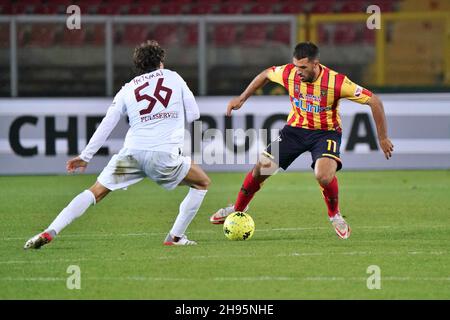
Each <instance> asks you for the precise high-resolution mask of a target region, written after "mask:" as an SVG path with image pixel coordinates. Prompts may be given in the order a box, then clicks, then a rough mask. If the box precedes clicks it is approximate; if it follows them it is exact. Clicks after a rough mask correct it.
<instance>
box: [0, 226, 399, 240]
mask: <svg viewBox="0 0 450 320" xmlns="http://www.w3.org/2000/svg"><path fill="white" fill-rule="evenodd" d="M401 227H402V226H354V227H353V228H354V229H391V228H401ZM325 229H330V228H329V227H295V228H273V229H256V231H255V232H256V233H258V232H271V231H304V230H325ZM219 231H220V230H219ZM217 232H218V231H217V230H193V231H191V233H193V234H196V233H217ZM161 235H167V232H139V233H78V234H67V235H60V236H58V238H83V237H88V238H89V237H96V238H97V237H98V238H102V237H147V236H161ZM29 237H30V235H28V236H24V237H6V238H0V241H14V240H24V241H26V240H27V239H28V238H29Z"/></svg>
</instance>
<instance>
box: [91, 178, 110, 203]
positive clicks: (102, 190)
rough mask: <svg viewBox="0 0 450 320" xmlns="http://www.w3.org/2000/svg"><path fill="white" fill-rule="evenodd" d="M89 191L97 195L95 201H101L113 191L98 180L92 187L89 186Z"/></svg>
mask: <svg viewBox="0 0 450 320" xmlns="http://www.w3.org/2000/svg"><path fill="white" fill-rule="evenodd" d="M89 191H91V192H92V194H93V195H94V197H95V203H99V202H100V201H101V200H102V199H103V198H105V197H106V196H107V195H108V193H109V192H110V191H111V190H109V189H107V188H106V187H104V186H103V185H101V184H100V183H98V182H96V183H95V184H94V185H93V186H92V187H90V188H89Z"/></svg>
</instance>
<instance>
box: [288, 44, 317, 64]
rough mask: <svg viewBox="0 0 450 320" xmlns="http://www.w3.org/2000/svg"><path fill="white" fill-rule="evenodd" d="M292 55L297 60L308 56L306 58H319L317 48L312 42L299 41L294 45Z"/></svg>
mask: <svg viewBox="0 0 450 320" xmlns="http://www.w3.org/2000/svg"><path fill="white" fill-rule="evenodd" d="M294 57H295V59H297V60H300V59H304V58H308V60H315V59H319V48H318V47H317V46H316V45H315V44H314V43H312V42H300V43H299V44H297V45H296V46H295V49H294Z"/></svg>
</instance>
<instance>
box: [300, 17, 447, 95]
mask: <svg viewBox="0 0 450 320" xmlns="http://www.w3.org/2000/svg"><path fill="white" fill-rule="evenodd" d="M367 19H368V15H367V14H360V13H349V14H339V15H334V14H315V15H311V16H310V17H309V21H308V26H309V27H310V29H309V30H310V34H309V37H308V38H309V39H310V40H311V41H313V42H316V43H319V45H320V44H324V45H326V44H327V43H328V42H330V41H335V42H337V43H338V44H349V43H352V42H353V43H355V44H356V45H360V43H361V42H360V41H357V40H355V38H356V32H358V31H362V38H363V39H362V42H363V43H369V44H371V45H374V47H375V59H374V60H375V61H374V63H372V65H369V66H368V67H369V69H370V70H369V72H368V73H367V75H368V76H367V79H366V81H364V82H365V83H366V84H371V85H376V86H379V87H383V86H386V85H400V86H401V85H404V86H405V85H406V86H407V85H416V86H417V85H430V86H439V85H447V86H448V85H450V12H448V11H447V12H445V11H441V12H395V13H382V14H381V15H380V19H381V26H382V27H381V28H380V29H376V30H370V29H368V28H367V27H366V21H367ZM333 26H334V29H335V30H334V31H335V33H334V35H335V37H334V39H332V40H330V39H329V38H327V35H326V33H325V30H326V28H327V27H333ZM339 27H342V29H341V30H342V37H341V38H339V35H340V33H339ZM346 27H347V28H346ZM358 28H359V30H358ZM360 52H361V48H360ZM433 59H434V61H433V62H434V64H430V60H433ZM421 64H422V66H424V65H427V66H426V67H423V68H421ZM418 70H420V71H418ZM387 74H389V77H388V76H387ZM388 80H389V81H388Z"/></svg>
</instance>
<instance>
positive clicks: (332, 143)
mask: <svg viewBox="0 0 450 320" xmlns="http://www.w3.org/2000/svg"><path fill="white" fill-rule="evenodd" d="M327 143H328V146H327V150H328V151H333V152H334V153H336V146H337V143H336V141H334V140H330V139H327Z"/></svg>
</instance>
